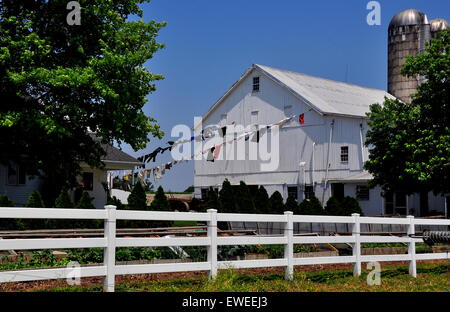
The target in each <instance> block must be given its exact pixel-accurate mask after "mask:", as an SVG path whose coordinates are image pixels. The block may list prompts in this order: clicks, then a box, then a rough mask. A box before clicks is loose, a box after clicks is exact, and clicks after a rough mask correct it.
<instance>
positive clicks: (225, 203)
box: [219, 179, 238, 213]
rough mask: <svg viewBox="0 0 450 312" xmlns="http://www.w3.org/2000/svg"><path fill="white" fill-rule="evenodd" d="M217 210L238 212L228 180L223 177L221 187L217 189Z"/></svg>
mask: <svg viewBox="0 0 450 312" xmlns="http://www.w3.org/2000/svg"><path fill="white" fill-rule="evenodd" d="M219 203H220V205H219V212H225V213H227V212H234V213H236V212H238V211H237V208H236V201H235V199H234V193H233V188H232V186H231V183H230V181H228V180H227V179H225V180H224V181H223V183H222V188H221V189H220V191H219Z"/></svg>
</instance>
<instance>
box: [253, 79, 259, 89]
mask: <svg viewBox="0 0 450 312" xmlns="http://www.w3.org/2000/svg"><path fill="white" fill-rule="evenodd" d="M258 91H259V77H253V92H258Z"/></svg>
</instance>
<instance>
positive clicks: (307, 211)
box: [298, 196, 325, 215]
mask: <svg viewBox="0 0 450 312" xmlns="http://www.w3.org/2000/svg"><path fill="white" fill-rule="evenodd" d="M298 211H299V212H298V214H300V215H323V214H325V211H324V210H323V207H322V204H321V203H320V201H319V199H318V198H317V197H315V196H313V197H312V198H310V199H305V200H304V201H302V202H301V203H300V205H299V207H298Z"/></svg>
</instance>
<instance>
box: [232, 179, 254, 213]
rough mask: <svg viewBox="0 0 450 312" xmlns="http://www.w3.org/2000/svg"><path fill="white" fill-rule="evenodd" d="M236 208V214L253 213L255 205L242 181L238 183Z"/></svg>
mask: <svg viewBox="0 0 450 312" xmlns="http://www.w3.org/2000/svg"><path fill="white" fill-rule="evenodd" d="M236 195H237V196H236V206H238V207H239V208H238V212H241V213H255V212H256V209H255V203H254V202H253V197H252V194H251V193H250V189H249V187H248V185H247V184H245V182H244V181H241V182H240V183H239V187H238V191H237V194H236Z"/></svg>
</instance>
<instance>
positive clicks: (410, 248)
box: [407, 216, 417, 277]
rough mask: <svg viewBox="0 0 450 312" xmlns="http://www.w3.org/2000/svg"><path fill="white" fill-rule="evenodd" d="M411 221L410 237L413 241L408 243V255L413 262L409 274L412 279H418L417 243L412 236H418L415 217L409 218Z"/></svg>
mask: <svg viewBox="0 0 450 312" xmlns="http://www.w3.org/2000/svg"><path fill="white" fill-rule="evenodd" d="M407 218H408V219H409V224H408V236H410V239H411V241H410V242H409V243H408V255H409V256H410V258H411V260H410V261H409V274H410V275H411V276H412V277H417V265H416V242H415V241H414V238H412V237H411V235H414V234H416V229H415V224H414V216H407Z"/></svg>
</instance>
